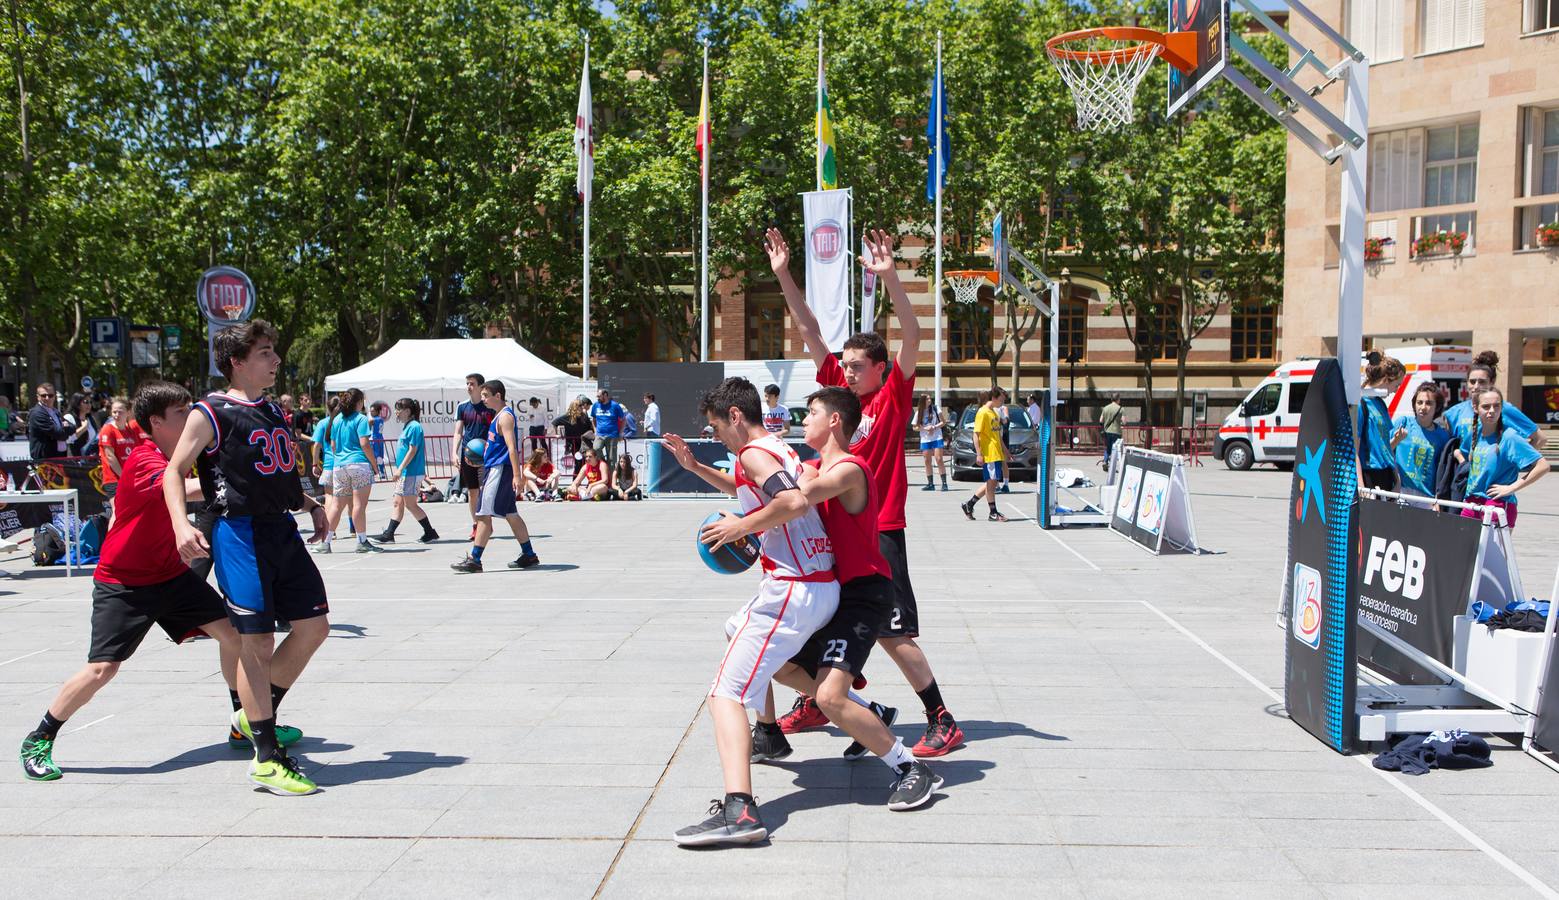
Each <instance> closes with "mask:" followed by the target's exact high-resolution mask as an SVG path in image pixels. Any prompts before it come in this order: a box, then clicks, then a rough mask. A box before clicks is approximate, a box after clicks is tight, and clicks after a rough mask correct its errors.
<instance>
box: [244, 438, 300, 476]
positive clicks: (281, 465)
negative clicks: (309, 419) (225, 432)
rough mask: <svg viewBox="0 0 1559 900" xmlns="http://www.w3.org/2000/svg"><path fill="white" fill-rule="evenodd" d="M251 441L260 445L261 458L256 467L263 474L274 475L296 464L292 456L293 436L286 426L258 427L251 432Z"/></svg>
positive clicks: (252, 443)
mask: <svg viewBox="0 0 1559 900" xmlns="http://www.w3.org/2000/svg"><path fill="white" fill-rule="evenodd" d="M249 443H250V445H254V444H259V445H260V456H261V459H260V461H259V462H257V463H255V464H254V467H255V470H256V471H258V472H259V473H260V474H261V475H273V474H275V473H277V472H282V471H286V470H288V469H291V468H292V467H293V466H294V465H296V460H294V459H293V457H292V438H291V437H290V436H289V435H288V434H287V429H285V428H273V429H271V430H270V431H265V430H263V429H258V428H257V429H255V430H254V431H251V432H249Z"/></svg>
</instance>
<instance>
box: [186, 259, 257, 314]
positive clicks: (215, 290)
mask: <svg viewBox="0 0 1559 900" xmlns="http://www.w3.org/2000/svg"><path fill="white" fill-rule="evenodd" d="M195 299H196V301H197V302H198V303H199V304H200V314H201V316H203V317H205V320H206V321H207V322H210V323H211V324H212V325H216V326H218V327H224V328H225V327H227V326H228V325H237V324H238V323H240V322H246V321H248V320H249V317H250V316H252V315H254V306H255V296H254V282H253V281H250V280H249V276H248V275H245V274H244V273H243V272H242V271H241V270H239V269H235V268H233V267H232V266H216V267H215V268H211V269H207V270H206V271H205V272H203V273H201V276H200V282H199V283H198V284H197V285H196V286H195Z"/></svg>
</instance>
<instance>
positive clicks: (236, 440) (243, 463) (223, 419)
mask: <svg viewBox="0 0 1559 900" xmlns="http://www.w3.org/2000/svg"><path fill="white" fill-rule="evenodd" d="M197 412H198V413H200V414H201V415H204V416H206V418H208V419H210V420H211V426H212V428H213V429H215V431H216V441H215V443H214V445H213V446H210V447H208V448H207V449H206V450H205V452H203V453H201V455H200V459H199V460H198V462H197V464H196V471H197V473H198V474H199V475H200V489H201V491H202V492H203V493H204V494H205V495H206V500H207V502H208V503H209V504H210V507H211V510H212V511H213V512H215V513H217V514H219V515H223V516H228V517H234V516H279V515H286V514H288V513H290V512H291V511H292V510H295V509H302V508H303V486H302V483H301V482H300V481H299V480H298V467H297V456H296V453H295V452H294V448H293V443H292V430H291V429H290V428H288V427H287V420H286V419H285V418H283V416H282V411H281V407H279V406H277V405H276V404H275V403H272V402H271V401H269V400H258V401H251V400H240V399H238V398H237V397H231V396H228V395H227V394H222V393H213V394H209V395H207V397H206V399H204V400H202V401H200V402H199V403H196V404H195V408H194V409H193V410H191V413H190V414H191V415H194V414H196V413H197Z"/></svg>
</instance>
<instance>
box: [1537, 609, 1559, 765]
mask: <svg viewBox="0 0 1559 900" xmlns="http://www.w3.org/2000/svg"><path fill="white" fill-rule="evenodd" d="M1551 627H1552V626H1550V628H1551ZM1532 742H1533V743H1534V744H1536V745H1537V746H1538V747H1539V748H1541V749H1543V750H1546V751H1548V752H1549V753H1556V752H1559V640H1555V639H1554V636H1553V632H1552V631H1550V632H1549V635H1548V675H1547V677H1546V678H1545V679H1544V681H1543V692H1542V694H1540V695H1539V696H1538V701H1537V727H1536V728H1535V729H1534V730H1533V732H1532Z"/></svg>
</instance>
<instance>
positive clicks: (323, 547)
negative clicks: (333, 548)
mask: <svg viewBox="0 0 1559 900" xmlns="http://www.w3.org/2000/svg"><path fill="white" fill-rule="evenodd" d="M309 552H310V553H329V552H330V542H329V541H320V542H319V543H317V544H315V545H314V546H312V547H310V548H309Z"/></svg>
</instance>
